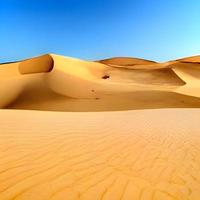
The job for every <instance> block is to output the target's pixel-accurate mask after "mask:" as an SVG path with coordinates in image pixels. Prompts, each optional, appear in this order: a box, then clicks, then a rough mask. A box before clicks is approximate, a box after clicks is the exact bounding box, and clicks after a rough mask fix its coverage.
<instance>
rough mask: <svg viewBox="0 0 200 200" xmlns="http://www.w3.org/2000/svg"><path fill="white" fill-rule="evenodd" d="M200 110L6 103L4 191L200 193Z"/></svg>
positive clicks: (29, 197) (140, 195)
mask: <svg viewBox="0 0 200 200" xmlns="http://www.w3.org/2000/svg"><path fill="white" fill-rule="evenodd" d="M199 117H200V110H197V109H159V110H140V111H122V112H99V113H96V112H93V113H91V112H88V113H72V112H68V113H65V112H40V111H20V110H15V111H13V110H7V111H6V110H2V111H0V119H1V133H0V138H1V140H0V150H1V151H0V157H1V159H0V199H1V200H8V199H15V200H35V199H37V200H46V199H51V200H65V199H67V200H69V199H73V200H76V199H86V200H96V199H98V200H99V199H102V200H110V199H115V200H118V199H121V200H129V199H130V200H133V199H134V200H143V199H144V200H147V199H149V200H151V199H154V200H168V199H169V200H176V199H179V200H186V199H187V200H188V199H189V200H198V199H199V197H200V135H199V130H200V124H199ZM191 119H192V120H191Z"/></svg>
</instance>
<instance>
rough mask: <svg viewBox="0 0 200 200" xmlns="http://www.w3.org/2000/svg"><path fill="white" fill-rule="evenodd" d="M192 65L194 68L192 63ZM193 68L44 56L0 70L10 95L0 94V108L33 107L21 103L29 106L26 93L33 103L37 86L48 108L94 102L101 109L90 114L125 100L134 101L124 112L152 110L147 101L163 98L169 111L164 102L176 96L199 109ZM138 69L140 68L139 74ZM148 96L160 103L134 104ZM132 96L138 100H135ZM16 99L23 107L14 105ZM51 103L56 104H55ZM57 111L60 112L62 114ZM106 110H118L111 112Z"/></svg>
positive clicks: (174, 63) (128, 60) (173, 63)
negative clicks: (51, 103)
mask: <svg viewBox="0 0 200 200" xmlns="http://www.w3.org/2000/svg"><path fill="white" fill-rule="evenodd" d="M197 58H198V57H197ZM192 59H193V62H194V61H195V59H194V58H192ZM100 62H101V63H100ZM102 62H103V63H104V64H103V63H102ZM111 63H112V64H115V65H116V64H120V67H119V66H118V67H116V66H117V65H116V66H110V64H111ZM108 64H109V65H108ZM132 64H133V65H134V66H133V67H134V68H129V69H127V68H126V66H130V65H132ZM152 65H153V66H154V67H153V66H152ZM197 65H199V64H198V63H185V62H184V63H182V61H178V60H177V61H169V62H166V63H156V62H153V61H146V60H142V59H135V58H112V59H107V60H104V61H99V62H91V61H83V60H79V59H74V58H69V57H64V56H59V55H55V54H49V55H44V56H40V57H36V58H32V59H28V60H25V61H21V62H17V63H10V64H3V65H1V70H0V77H2V78H1V79H0V81H1V82H2V84H1V87H2V88H5V85H8V87H9V86H10V87H11V90H13V91H14V92H8V91H9V90H7V89H6V90H4V89H1V90H0V92H1V93H2V95H3V96H4V99H1V100H0V106H1V107H2V108H3V107H9V106H10V105H12V108H14V107H15V106H14V105H15V102H16V105H17V106H16V107H17V108H20V107H18V106H19V103H17V102H24V105H23V104H22V103H20V104H21V108H24V107H26V105H30V104H31V102H32V103H33V104H37V102H33V101H31V100H30V98H29V99H28V98H27V101H28V102H29V103H28V104H27V101H26V94H27V93H29V97H30V94H31V93H32V92H33V94H32V99H36V98H35V95H36V96H37V93H36V91H35V90H36V89H34V91H32V90H33V88H34V87H37V85H38V87H40V85H41V89H38V91H40V94H42V93H44V94H46V95H47V96H46V95H43V97H44V101H45V102H47V101H51V102H52V101H54V100H55V97H56V98H57V99H62V100H61V101H62V102H63V103H62V104H63V105H64V104H65V103H64V102H65V101H66V103H67V102H70V101H71V100H72V98H74V101H73V102H76V103H77V105H79V104H80V102H82V103H83V104H84V102H85V103H86V104H87V103H89V102H92V103H93V102H96V101H97V100H100V101H99V102H101V103H100V104H101V109H98V108H97V109H96V110H107V105H106V104H107V103H106V102H109V103H110V102H112V101H117V102H123V100H124V99H129V100H128V101H132V100H133V99H134V100H135V101H132V102H133V103H131V104H130V103H125V101H124V103H125V104H124V105H126V106H122V107H124V108H125V109H133V108H134V109H136V108H137V106H138V107H139V108H140V109H141V108H155V107H156V106H155V104H154V103H153V100H157V101H159V100H161V99H164V98H166V101H164V103H163V106H161V107H170V104H168V103H167V102H170V101H169V99H170V98H171V96H173V95H175V94H176V93H180V94H183V95H189V96H191V98H190V99H191V100H190V102H194V104H193V105H190V106H189V107H191V106H192V107H199V100H198V99H197V100H196V97H199V95H200V93H199V89H198V88H199V82H198V81H199V77H198V72H199V69H198V66H197ZM123 66H124V67H123ZM138 66H142V68H139V67H138ZM14 80H16V82H17V84H15V81H14ZM36 82H37V84H36ZM149 91H151V92H152V94H158V93H159V94H160V98H158V99H156V98H153V99H152V98H150V99H149V102H148V101H147V102H146V105H149V106H144V107H142V105H140V102H137V101H138V100H137V99H141V98H140V96H141V95H143V96H145V95H146V94H148V93H149ZM4 93H5V95H4ZM10 93H11V94H10ZM139 93H140V94H139ZM38 94H39V93H38ZM56 94H57V95H56ZM137 94H139V96H138V97H137ZM167 94H169V96H167ZM22 96H23V99H24V101H21V99H20V98H22ZM153 96H154V95H153ZM157 96H158V95H157ZM163 96H164V98H163ZM175 96H176V95H175ZM179 97H180V98H179ZM18 98H19V99H18ZM185 98H186V99H189V98H188V97H186V96H177V102H175V105H176V106H173V105H171V107H188V105H187V103H186V105H185V106H184V105H183V103H182V101H183V102H184V99H185ZM83 99H84V101H83ZM88 99H89V100H88ZM116 99H117V100H116ZM87 100H88V101H87ZM179 100H181V102H180V104H179V103H178V102H179ZM128 101H127V102H128ZM54 102H57V100H55V101H54ZM71 102H72V101H71ZM102 102H104V103H102ZM165 102H166V103H165ZM185 102H187V100H186V101H185ZM40 103H41V102H40ZM97 104H98V103H97ZM141 104H142V103H141ZM60 105H61V104H60ZM81 105H82V104H81ZM135 105H136V106H135ZM151 105H153V106H151ZM158 105H159V106H158V107H157V108H160V104H158ZM28 109H31V106H28ZM60 109H61V108H59V109H58V110H60ZM119 109H120V107H119ZM45 110H46V109H45ZM49 110H56V107H54V108H53V109H51V107H50V108H49ZM63 110H66V109H65V108H63ZM111 110H118V109H117V107H116V108H115V109H111ZM89 111H91V109H89ZM94 111H95V109H94Z"/></svg>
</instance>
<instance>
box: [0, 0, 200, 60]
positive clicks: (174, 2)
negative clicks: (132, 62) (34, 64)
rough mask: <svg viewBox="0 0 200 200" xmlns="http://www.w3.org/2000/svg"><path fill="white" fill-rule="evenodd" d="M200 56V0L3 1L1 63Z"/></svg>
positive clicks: (160, 58)
mask: <svg viewBox="0 0 200 200" xmlns="http://www.w3.org/2000/svg"><path fill="white" fill-rule="evenodd" d="M49 52H52V53H56V54H62V55H66V56H72V57H77V58H82V59H89V60H93V59H101V58H107V57H113V56H132V57H141V58H146V59H150V60H156V61H165V60H168V59H174V58H178V57H183V56H189V55H197V54H200V1H199V0H0V62H4V61H12V60H19V59H24V58H27V57H31V56H36V55H39V54H44V53H49Z"/></svg>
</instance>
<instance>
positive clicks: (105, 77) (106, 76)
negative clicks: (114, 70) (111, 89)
mask: <svg viewBox="0 0 200 200" xmlns="http://www.w3.org/2000/svg"><path fill="white" fill-rule="evenodd" d="M108 78H110V76H109V75H104V76H102V79H108Z"/></svg>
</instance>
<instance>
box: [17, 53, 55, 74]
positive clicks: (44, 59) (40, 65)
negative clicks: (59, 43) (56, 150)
mask: <svg viewBox="0 0 200 200" xmlns="http://www.w3.org/2000/svg"><path fill="white" fill-rule="evenodd" d="M53 65H54V61H53V58H52V57H51V56H50V55H43V56H39V57H36V58H31V59H28V60H24V61H21V62H20V64H19V72H20V73H21V74H33V73H43V72H50V71H51V70H52V69H53Z"/></svg>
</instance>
